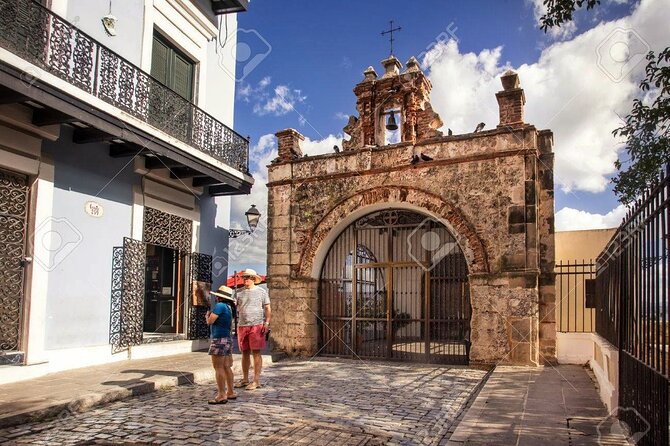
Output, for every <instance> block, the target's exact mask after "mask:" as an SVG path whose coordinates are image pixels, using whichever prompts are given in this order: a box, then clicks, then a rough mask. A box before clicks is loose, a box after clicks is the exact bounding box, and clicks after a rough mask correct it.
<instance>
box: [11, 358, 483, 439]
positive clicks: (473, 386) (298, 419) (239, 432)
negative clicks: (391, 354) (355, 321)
mask: <svg viewBox="0 0 670 446" xmlns="http://www.w3.org/2000/svg"><path fill="white" fill-rule="evenodd" d="M263 373H264V374H263V384H264V386H263V388H262V389H259V390H256V391H253V392H248V391H244V390H242V391H240V392H239V397H238V399H237V400H236V401H231V402H229V403H228V404H225V405H217V406H211V405H207V404H206V400H207V399H208V398H211V397H212V396H213V393H214V389H213V386H212V385H211V384H207V385H199V384H196V385H192V386H182V387H176V388H172V389H168V390H163V391H159V392H156V393H152V394H147V395H141V396H139V397H136V398H131V399H127V400H124V401H118V402H114V403H111V404H109V405H107V406H104V407H100V408H97V409H93V410H90V411H87V412H84V413H78V414H73V413H70V412H69V411H67V410H64V411H63V412H62V413H60V414H59V416H58V417H56V418H55V419H53V420H51V421H46V422H39V423H28V424H23V425H21V426H16V427H13V428H8V429H4V430H0V442H7V444H35V445H39V444H44V445H47V444H53V445H61V444H76V445H85V444H109V445H111V444H125V445H138V446H139V445H149V444H151V445H154V444H165V445H169V444H175V445H176V444H179V445H182V444H185V445H188V444H205V445H209V444H275V445H284V444H314V445H331V444H332V445H335V444H359V445H375V444H445V443H446V441H447V439H448V437H449V435H450V434H451V432H453V430H454V428H455V424H456V422H457V420H458V418H459V416H462V413H463V409H464V407H465V405H466V404H467V403H468V401H469V400H471V398H472V397H473V395H474V392H475V391H476V390H477V389H478V388H479V384H480V383H481V382H482V380H483V379H484V378H485V376H486V375H487V372H486V371H483V370H478V369H473V368H467V367H447V366H432V365H415V364H404V363H403V364H398V363H385V362H384V363H382V362H368V361H366V362H362V361H352V360H327V359H316V360H312V361H287V362H281V363H278V364H275V365H273V366H272V367H269V368H267V369H266V370H264V372H263Z"/></svg>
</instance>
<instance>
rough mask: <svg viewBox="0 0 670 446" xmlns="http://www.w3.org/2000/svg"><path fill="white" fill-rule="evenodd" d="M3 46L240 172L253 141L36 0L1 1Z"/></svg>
mask: <svg viewBox="0 0 670 446" xmlns="http://www.w3.org/2000/svg"><path fill="white" fill-rule="evenodd" d="M0 45H2V46H3V47H4V48H6V49H7V50H9V51H11V52H12V53H14V54H16V55H18V56H20V57H22V58H23V59H25V60H26V61H28V62H30V63H32V64H33V65H36V66H38V67H39V68H41V69H43V70H45V71H48V72H49V73H52V74H54V75H56V76H58V77H60V78H61V79H64V80H65V81H67V82H68V83H70V84H72V85H75V86H76V87H78V88H80V89H81V90H83V91H85V92H86V93H89V94H91V95H93V96H96V97H98V98H100V99H102V100H103V101H105V102H107V103H109V104H111V105H113V106H115V107H118V108H119V109H121V110H123V111H125V112H126V113H128V114H130V115H132V116H134V117H135V118H137V119H140V120H141V121H143V122H145V123H147V124H150V125H152V126H153V127H155V128H157V129H159V130H161V131H163V132H165V133H167V134H168V135H170V136H172V137H174V138H177V139H179V140H180V141H182V142H184V143H186V144H188V145H190V146H192V147H195V148H196V149H198V150H200V151H201V152H203V153H206V154H208V155H210V156H212V157H213V158H215V159H217V160H219V161H221V162H223V163H225V164H227V165H229V166H230V167H232V168H234V169H237V170H239V171H242V172H245V173H248V172H249V141H248V140H247V139H246V138H244V137H242V136H240V135H239V134H238V133H236V132H235V131H234V130H232V129H230V128H229V127H227V126H226V125H225V124H223V123H221V122H220V121H218V120H217V119H215V118H214V117H213V116H211V115H210V114H208V113H207V112H205V111H204V110H202V109H200V108H198V107H197V106H195V105H194V104H193V103H191V102H190V101H188V100H186V99H184V98H183V97H181V96H180V95H179V94H177V93H176V92H174V91H173V90H171V89H170V88H168V87H166V86H165V85H163V84H162V83H161V82H159V81H158V80H156V79H154V78H153V77H151V76H150V75H149V74H147V73H145V72H144V71H142V70H141V69H139V68H138V67H137V66H135V65H133V64H132V63H130V62H128V61H127V60H126V59H124V58H123V57H121V56H119V55H118V54H116V53H115V52H114V51H112V50H110V49H109V48H107V47H105V46H104V45H102V44H101V43H99V42H97V41H96V40H95V39H93V38H92V37H90V36H89V35H87V34H86V33H84V32H82V31H81V30H79V29H77V28H76V27H75V26H74V25H72V24H71V23H69V22H67V21H66V20H64V19H63V18H61V17H59V16H58V15H56V14H54V13H53V12H51V11H50V10H48V9H47V8H45V7H43V6H42V5H40V4H39V3H37V2H36V1H34V0H0Z"/></svg>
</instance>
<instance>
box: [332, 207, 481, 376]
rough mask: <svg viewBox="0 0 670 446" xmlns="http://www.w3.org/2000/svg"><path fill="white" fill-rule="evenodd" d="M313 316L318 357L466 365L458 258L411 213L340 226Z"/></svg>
mask: <svg viewBox="0 0 670 446" xmlns="http://www.w3.org/2000/svg"><path fill="white" fill-rule="evenodd" d="M354 253H355V254H354ZM319 312H320V314H319V324H320V329H319V333H320V339H319V344H320V346H319V347H320V353H321V354H323V355H336V356H351V357H365V358H380V359H393V360H405V361H420V362H440V363H449V364H467V363H468V358H469V347H470V314H471V309H470V296H469V286H468V271H467V265H466V261H465V257H464V256H463V253H462V251H461V250H460V247H459V246H458V244H457V243H456V241H455V239H454V238H453V236H452V235H451V234H450V233H449V231H448V230H447V228H446V227H444V226H443V225H442V224H441V223H439V222H437V221H435V220H433V219H430V218H426V217H424V216H422V215H420V214H418V213H415V212H409V211H403V210H385V211H381V212H376V213H373V214H370V215H367V216H365V217H363V218H361V219H360V220H358V221H356V222H355V223H353V224H352V225H350V226H349V227H347V228H346V229H345V230H344V231H343V232H342V233H341V234H340V235H339V237H338V238H337V239H336V240H335V242H334V243H333V245H332V246H331V248H330V251H329V253H328V255H327V257H326V261H325V262H324V265H323V267H322V271H321V280H320V286H319Z"/></svg>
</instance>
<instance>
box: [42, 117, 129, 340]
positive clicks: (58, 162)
mask: <svg viewBox="0 0 670 446" xmlns="http://www.w3.org/2000/svg"><path fill="white" fill-rule="evenodd" d="M61 141H62V142H61ZM71 141H72V136H71V129H68V128H67V127H63V128H62V131H61V137H60V139H59V141H57V142H55V143H53V142H45V143H44V147H43V151H44V152H45V153H50V154H51V155H52V156H53V158H54V165H55V180H54V197H53V214H52V215H53V217H54V218H64V219H66V222H67V223H60V224H58V225H57V226H56V227H55V228H54V229H55V230H56V231H60V232H62V234H58V236H60V238H61V239H63V240H68V239H69V240H77V239H78V238H79V237H80V238H81V242H80V243H78V244H76V246H75V245H74V244H73V245H70V246H68V247H67V248H65V249H68V250H69V251H70V252H69V254H68V255H67V256H64V257H63V259H62V260H61V261H60V263H58V264H57V265H55V268H54V269H53V270H52V271H51V273H50V274H49V284H48V291H47V326H46V342H45V345H46V348H47V349H59V348H68V347H82V346H93V345H105V344H108V343H109V313H110V289H111V261H112V248H113V247H114V246H121V245H122V243H123V238H124V237H130V235H131V221H132V220H131V219H132V201H133V200H132V188H133V185H136V184H139V182H140V176H139V175H137V174H135V173H134V172H133V171H132V163H130V164H129V165H128V166H125V164H126V163H128V161H129V159H128V158H111V157H110V156H109V146H107V145H104V144H84V145H79V144H74V143H72V142H71ZM89 200H90V201H95V202H97V203H99V204H101V205H102V206H103V208H104V214H103V216H102V218H95V217H91V216H89V215H88V214H86V213H85V211H84V205H85V203H86V202H87V201H89ZM38 223H39V222H38ZM54 247H55V245H54Z"/></svg>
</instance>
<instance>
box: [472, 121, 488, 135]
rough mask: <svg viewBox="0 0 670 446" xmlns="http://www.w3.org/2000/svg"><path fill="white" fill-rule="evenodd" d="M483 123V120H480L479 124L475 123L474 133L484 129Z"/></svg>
mask: <svg viewBox="0 0 670 446" xmlns="http://www.w3.org/2000/svg"><path fill="white" fill-rule="evenodd" d="M485 125H486V124H484V123H483V122H480V123H479V124H477V127H476V128H475V131H474V133H477V132H481V131H482V130H484V126H485Z"/></svg>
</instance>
